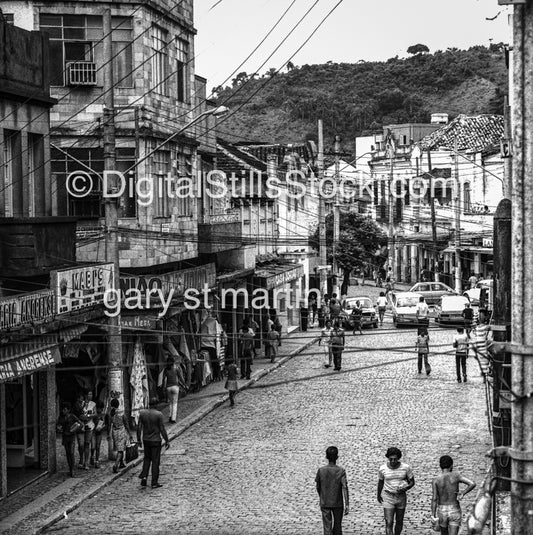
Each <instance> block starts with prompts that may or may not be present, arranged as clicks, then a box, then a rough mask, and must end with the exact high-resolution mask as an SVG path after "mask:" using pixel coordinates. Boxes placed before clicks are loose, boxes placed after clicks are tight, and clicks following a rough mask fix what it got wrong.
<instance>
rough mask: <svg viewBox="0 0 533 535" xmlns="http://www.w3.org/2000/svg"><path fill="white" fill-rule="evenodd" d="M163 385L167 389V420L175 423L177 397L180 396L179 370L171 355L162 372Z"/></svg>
mask: <svg viewBox="0 0 533 535" xmlns="http://www.w3.org/2000/svg"><path fill="white" fill-rule="evenodd" d="M163 386H164V387H166V390H167V398H168V406H169V420H168V421H169V422H170V423H171V424H175V423H176V421H177V418H178V399H179V396H180V386H179V372H178V368H177V366H176V363H175V361H174V358H173V357H168V358H167V366H166V368H165V371H164V373H163Z"/></svg>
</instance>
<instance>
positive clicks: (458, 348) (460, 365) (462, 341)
mask: <svg viewBox="0 0 533 535" xmlns="http://www.w3.org/2000/svg"><path fill="white" fill-rule="evenodd" d="M468 341H469V336H468V333H465V330H464V329H463V328H462V327H459V328H458V329H457V334H456V335H455V336H454V337H453V347H454V348H455V371H456V373H457V382H458V383H460V382H461V370H462V372H463V381H464V382H465V383H466V359H467V357H468Z"/></svg>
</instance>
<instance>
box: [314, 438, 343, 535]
mask: <svg viewBox="0 0 533 535" xmlns="http://www.w3.org/2000/svg"><path fill="white" fill-rule="evenodd" d="M338 457H339V450H338V449H337V448H336V447H335V446H330V447H329V448H328V449H327V450H326V459H327V460H328V464H327V465H326V466H322V467H321V468H319V469H318V472H317V474H316V477H315V482H316V490H317V492H318V495H319V496H320V502H319V503H320V510H321V511H322V524H323V526H324V535H342V516H343V513H344V515H347V514H348V513H349V511H350V503H349V494H348V482H347V479H346V470H344V468H342V467H341V466H337V459H338Z"/></svg>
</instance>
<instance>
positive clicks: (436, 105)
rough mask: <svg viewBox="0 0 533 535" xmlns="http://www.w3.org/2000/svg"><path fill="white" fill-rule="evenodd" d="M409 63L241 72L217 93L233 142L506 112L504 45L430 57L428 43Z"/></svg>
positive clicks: (347, 135)
mask: <svg viewBox="0 0 533 535" xmlns="http://www.w3.org/2000/svg"><path fill="white" fill-rule="evenodd" d="M407 52H408V54H409V57H407V58H404V59H401V58H398V57H395V58H391V59H389V60H388V61H385V62H365V61H363V60H361V61H359V62H358V63H333V62H327V63H326V64H322V65H302V66H295V65H294V64H292V63H291V62H289V63H288V64H287V65H286V66H285V68H284V69H283V72H281V71H280V72H277V71H276V70H275V69H270V70H269V71H267V72H266V73H265V74H263V75H262V76H259V75H257V74H248V73H246V72H241V73H239V74H238V75H237V76H236V77H235V78H234V79H233V80H232V84H231V86H227V87H222V86H219V87H218V88H214V89H213V91H214V96H215V98H216V101H217V103H219V104H225V105H227V106H229V107H230V108H231V110H232V111H235V110H237V112H236V113H235V114H232V115H231V117H229V118H228V120H227V121H224V122H223V124H221V128H220V130H221V135H222V136H224V135H226V137H228V139H229V140H231V141H239V140H258V141H266V142H277V143H290V142H296V141H301V140H304V139H316V121H317V119H318V118H322V119H323V120H324V129H325V135H326V137H332V136H333V135H334V134H340V135H341V136H342V138H343V140H345V145H346V141H347V140H353V138H354V137H355V136H357V135H367V134H370V133H372V132H379V131H380V129H381V127H382V126H383V125H386V124H392V123H404V122H429V120H430V116H431V113H448V114H449V115H450V119H451V118H453V117H455V116H456V115H458V114H459V113H466V114H478V113H502V112H503V99H504V95H505V94H507V76H508V71H507V68H506V64H505V50H504V45H503V44H502V43H499V44H492V45H491V46H490V47H489V48H487V47H485V46H474V47H472V48H470V49H469V50H458V49H456V48H449V49H447V50H445V51H441V50H438V51H436V52H434V53H429V50H428V48H427V46H426V45H424V44H421V43H419V44H414V45H412V46H410V47H409V48H408V50H407Z"/></svg>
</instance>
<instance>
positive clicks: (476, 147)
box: [419, 114, 503, 152]
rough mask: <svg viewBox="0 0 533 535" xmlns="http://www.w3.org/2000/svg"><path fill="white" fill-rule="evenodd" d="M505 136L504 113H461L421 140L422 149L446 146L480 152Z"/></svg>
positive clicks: (494, 144) (498, 142) (497, 142)
mask: <svg viewBox="0 0 533 535" xmlns="http://www.w3.org/2000/svg"><path fill="white" fill-rule="evenodd" d="M502 136H503V116H502V115H474V116H468V115H462V114H461V115H459V116H457V117H456V118H455V119H454V120H453V121H452V122H450V123H449V124H447V125H446V126H443V127H442V128H439V129H438V130H435V132H432V133H431V134H429V135H427V136H425V137H424V138H422V139H421V140H420V143H419V145H420V148H421V149H426V150H427V149H437V148H439V147H446V148H448V149H453V148H454V145H455V140H457V150H459V151H468V152H480V151H484V150H489V149H491V148H492V147H494V146H496V145H498V146H499V144H500V139H501V137H502Z"/></svg>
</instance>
